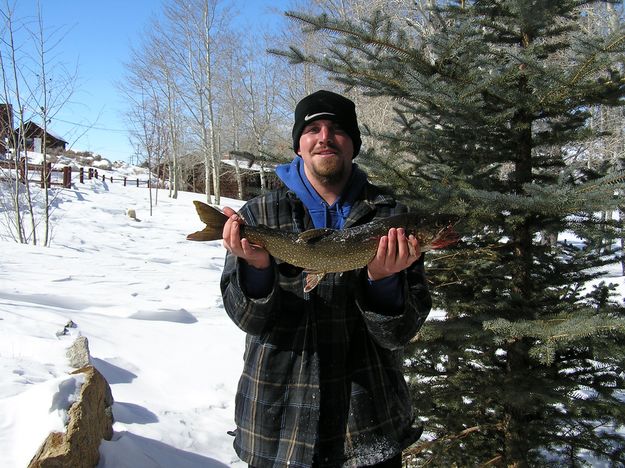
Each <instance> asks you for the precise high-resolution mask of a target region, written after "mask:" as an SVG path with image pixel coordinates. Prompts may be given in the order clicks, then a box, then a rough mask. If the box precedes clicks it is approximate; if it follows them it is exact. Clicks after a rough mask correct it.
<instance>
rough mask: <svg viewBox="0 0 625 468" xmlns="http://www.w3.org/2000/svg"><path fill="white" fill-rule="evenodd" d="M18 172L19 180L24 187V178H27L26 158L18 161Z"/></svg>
mask: <svg viewBox="0 0 625 468" xmlns="http://www.w3.org/2000/svg"><path fill="white" fill-rule="evenodd" d="M18 172H19V179H20V181H21V182H22V183H23V184H24V185H26V178H27V174H26V158H22V159H20V164H19V169H18Z"/></svg>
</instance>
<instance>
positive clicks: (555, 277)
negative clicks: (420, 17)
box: [273, 0, 625, 467]
mask: <svg viewBox="0 0 625 468" xmlns="http://www.w3.org/2000/svg"><path fill="white" fill-rule="evenodd" d="M432 3H436V4H437V7H436V9H435V10H433V11H432V12H431V15H430V18H431V21H433V22H434V30H435V31H436V33H434V34H431V35H428V36H423V35H421V34H419V30H417V29H416V28H413V27H412V25H413V24H414V23H415V22H414V21H411V19H410V18H407V20H406V22H405V24H403V25H399V26H398V25H397V23H394V22H392V21H390V20H389V19H388V18H386V17H385V16H384V15H383V14H381V13H378V14H376V15H374V16H373V17H371V18H368V19H366V20H356V19H354V20H351V21H346V20H336V19H331V18H329V17H327V16H317V17H315V16H309V15H305V14H299V13H288V15H289V16H291V17H292V18H294V19H296V20H298V21H299V22H301V23H303V24H304V25H305V27H306V28H307V29H308V30H309V31H312V32H313V33H314V32H315V31H317V32H320V33H324V32H325V33H331V36H332V37H333V38H334V39H333V46H332V47H331V48H330V49H328V50H324V51H320V52H319V54H317V55H305V54H303V53H302V52H301V51H299V50H297V49H295V48H292V49H290V50H289V51H273V52H274V53H278V54H282V55H285V56H287V57H289V58H290V59H291V60H292V61H293V62H295V63H302V62H304V63H308V64H310V63H313V64H316V65H317V66H319V67H321V68H322V69H324V70H325V71H328V72H330V73H331V74H332V75H333V76H334V78H335V79H336V80H337V81H339V82H340V83H342V84H344V85H346V86H347V87H348V88H355V89H357V90H360V91H362V92H363V93H364V94H366V95H371V96H386V97H388V98H390V99H392V100H394V102H395V110H396V114H397V122H398V129H397V131H395V132H388V133H387V134H384V135H376V137H377V138H381V139H383V140H384V142H385V147H386V149H387V150H386V151H385V152H384V153H383V154H380V153H378V154H371V153H368V154H363V155H362V156H360V157H359V162H360V163H361V164H362V163H366V164H368V166H369V167H368V168H369V171H370V172H372V173H373V175H374V176H377V177H378V178H379V180H384V181H386V182H387V183H388V184H389V185H392V186H393V188H394V191H395V192H396V193H399V194H400V195H401V196H402V197H403V198H404V201H407V202H408V203H409V205H411V206H412V207H413V209H415V210H419V211H420V212H422V213H423V214H424V216H431V217H432V219H433V220H435V219H436V218H437V216H439V215H445V216H452V217H454V218H456V219H458V220H459V221H458V224H457V228H458V229H459V230H460V231H461V232H462V234H463V235H464V237H463V242H462V244H461V245H459V246H458V247H457V248H456V249H455V250H453V251H447V252H445V253H443V254H441V255H438V256H431V255H430V254H428V256H429V257H428V265H429V273H430V276H431V279H432V282H433V292H434V294H435V304H436V306H437V307H439V308H440V309H442V310H444V311H445V317H444V319H441V320H430V321H429V322H427V323H426V326H425V327H424V328H423V329H422V331H421V332H420V333H419V335H418V336H417V337H416V339H415V340H414V342H413V344H412V346H411V349H410V352H411V355H410V358H409V360H408V366H407V372H408V375H409V378H410V382H411V384H412V388H413V395H414V403H415V407H416V410H417V415H418V416H419V417H420V418H422V420H423V422H424V425H425V430H426V435H427V436H428V437H427V438H426V439H425V440H424V441H422V442H419V443H417V444H416V445H415V446H413V447H412V448H411V449H410V450H409V451H407V452H408V453H409V454H411V455H407V457H406V458H407V460H409V461H410V462H411V463H413V464H417V465H418V464H423V463H426V462H428V463H430V464H432V465H433V466H479V465H481V464H487V463H490V464H492V465H496V466H516V467H524V466H583V465H585V464H588V463H592V460H599V459H602V460H607V461H609V463H610V464H613V465H615V466H616V465H619V464H622V463H625V434H623V432H622V428H621V432H620V433H619V427H621V426H622V425H623V424H624V423H625V407H624V406H623V404H622V402H621V400H622V396H623V393H622V392H623V389H624V388H625V380H624V378H623V376H624V374H623V368H624V364H625V362H624V360H623V357H624V356H623V355H624V351H625V340H624V339H623V332H624V331H625V307H624V303H623V299H622V298H620V297H618V296H617V295H616V294H615V291H614V288H613V286H611V285H609V284H605V283H600V282H599V281H600V278H601V277H602V276H604V275H605V272H606V269H608V268H609V267H610V266H611V265H613V264H614V263H615V262H617V261H618V260H619V256H620V251H618V250H617V246H614V245H613V246H611V247H612V249H611V250H609V251H608V250H606V244H605V242H604V239H606V238H614V239H616V238H619V237H622V235H621V234H620V229H621V225H620V224H619V222H618V221H614V220H609V219H605V217H602V216H601V212H605V211H607V210H610V209H615V208H616V206H617V204H618V197H616V196H615V194H618V193H623V192H622V189H623V180H624V179H625V176H623V174H619V173H615V172H612V173H608V174H589V173H588V172H586V171H584V170H583V169H584V168H583V167H577V166H575V165H567V164H566V161H567V156H568V155H569V154H570V153H571V152H572V151H573V150H574V149H576V148H577V147H578V146H579V145H581V144H582V143H584V145H586V147H587V148H590V150H589V151H592V144H591V143H592V141H593V139H594V138H597V135H595V134H594V133H593V132H594V130H593V128H591V127H590V126H589V125H587V121H588V119H589V117H590V115H591V114H590V113H591V111H592V109H593V107H596V106H597V105H599V104H601V105H607V106H619V105H622V104H623V96H624V95H625V75H624V68H623V67H624V63H625V61H624V51H625V28H624V27H623V22H622V21H621V22H619V24H617V25H616V29H614V30H611V31H606V32H604V33H602V34H600V35H596V36H589V35H588V34H584V33H583V32H582V31H581V30H580V28H579V24H580V18H581V17H583V15H585V14H586V11H587V10H585V9H587V8H593V7H600V6H601V4H603V3H605V2H600V1H581V0H575V1H572V0H481V1H460V2H432ZM612 3H615V2H612ZM361 154H362V153H361ZM619 190H620V192H619ZM621 205H622V201H621ZM435 215H436V216H435ZM619 398H620V400H619ZM619 466H622V465H619Z"/></svg>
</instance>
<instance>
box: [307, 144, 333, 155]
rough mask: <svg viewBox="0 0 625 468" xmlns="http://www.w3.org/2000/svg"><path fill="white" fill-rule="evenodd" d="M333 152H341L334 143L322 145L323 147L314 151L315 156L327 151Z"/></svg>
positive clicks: (318, 147)
mask: <svg viewBox="0 0 625 468" xmlns="http://www.w3.org/2000/svg"><path fill="white" fill-rule="evenodd" d="M329 149H330V150H333V151H337V152H338V150H339V148H338V147H337V146H336V145H335V144H334V143H332V142H328V143H322V144H321V145H319V146H317V147H316V148H315V149H314V150H313V154H316V153H319V152H321V151H325V150H329Z"/></svg>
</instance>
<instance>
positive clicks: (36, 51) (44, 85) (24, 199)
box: [0, 1, 76, 246]
mask: <svg viewBox="0 0 625 468" xmlns="http://www.w3.org/2000/svg"><path fill="white" fill-rule="evenodd" d="M0 14H1V15H2V19H3V21H4V27H3V28H2V35H3V41H2V46H0V71H1V73H2V85H3V86H2V90H3V98H4V107H5V110H6V113H7V115H6V117H7V121H10V122H12V120H13V111H15V114H16V116H17V127H18V128H17V130H16V131H13V128H12V125H11V127H10V128H6V130H7V132H8V136H7V137H6V138H7V140H6V141H5V144H6V145H7V146H10V148H11V150H12V155H13V159H14V162H15V169H14V171H15V176H14V177H11V182H12V183H13V182H14V185H13V187H12V207H11V208H12V209H11V210H8V212H10V213H13V215H14V220H13V221H12V222H11V223H10V225H11V227H12V228H13V229H11V232H13V233H14V238H15V240H16V241H18V242H20V243H32V244H37V243H39V241H40V239H39V232H38V229H43V245H46V246H47V245H49V244H50V242H51V237H50V235H51V224H50V205H51V198H50V195H51V189H50V187H49V174H48V169H47V167H48V165H47V163H48V154H47V153H48V148H47V135H48V125H49V123H50V122H51V121H52V120H53V119H54V117H55V115H56V114H57V113H58V112H59V110H61V108H62V107H63V106H64V105H66V104H67V102H68V100H69V98H70V97H71V95H72V94H73V89H74V83H75V78H76V73H75V72H73V73H69V72H68V71H67V69H64V68H61V67H60V65H58V64H57V63H55V62H54V61H53V60H51V59H50V57H52V52H53V51H54V49H56V48H57V47H58V46H59V44H60V39H62V35H60V34H59V31H60V30H56V31H54V32H53V33H52V34H48V33H47V31H46V29H45V27H44V19H43V15H42V10H41V6H40V4H39V3H38V4H37V9H36V21H35V22H34V23H33V22H31V21H27V20H20V19H17V18H16V16H15V10H14V8H13V6H12V5H10V4H9V2H8V1H6V2H5V4H4V7H3V9H2V10H0ZM31 24H34V25H35V27H34V29H31ZM18 35H19V39H18ZM17 41H19V42H17ZM35 118H36V119H37V120H39V121H41V123H42V124H41V125H40V126H41V128H42V129H43V132H44V135H43V138H42V154H43V161H42V167H43V168H42V174H41V178H42V181H43V190H42V191H41V192H34V191H32V190H31V188H30V185H29V183H28V179H29V174H28V172H29V158H28V147H27V144H26V143H27V142H26V132H25V124H26V122H27V121H28V120H33V119H35ZM20 178H21V180H22V182H20ZM39 193H40V194H41V195H39ZM40 197H43V201H41V200H39V198H40ZM40 205H41V211H42V214H41V215H38V212H39V206H40ZM25 217H26V218H27V219H28V220H29V221H30V227H29V228H26V226H25V224H24V221H25Z"/></svg>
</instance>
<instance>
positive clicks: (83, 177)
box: [79, 167, 85, 184]
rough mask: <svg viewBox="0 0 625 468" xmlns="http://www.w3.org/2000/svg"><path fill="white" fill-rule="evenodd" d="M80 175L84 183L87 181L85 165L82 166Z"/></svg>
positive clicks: (81, 181)
mask: <svg viewBox="0 0 625 468" xmlns="http://www.w3.org/2000/svg"><path fill="white" fill-rule="evenodd" d="M79 175H80V183H81V184H84V183H85V168H84V167H81V168H80V171H79Z"/></svg>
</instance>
